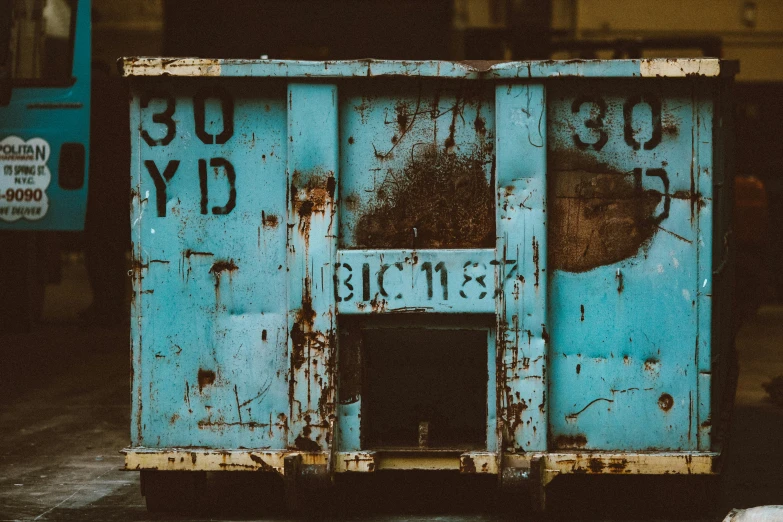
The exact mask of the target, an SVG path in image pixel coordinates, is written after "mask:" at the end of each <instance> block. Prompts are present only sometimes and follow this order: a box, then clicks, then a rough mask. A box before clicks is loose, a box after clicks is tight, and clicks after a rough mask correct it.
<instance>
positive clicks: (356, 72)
mask: <svg viewBox="0 0 783 522" xmlns="http://www.w3.org/2000/svg"><path fill="white" fill-rule="evenodd" d="M118 65H119V68H120V70H121V72H122V74H123V76H125V77H132V76H178V77H192V76H214V77H266V78H350V77H375V76H383V77H388V76H413V77H440V78H458V79H474V80H482V79H483V80H492V79H514V78H556V77H591V78H626V77H628V78H633V77H639V78H655V77H661V78H677V77H706V78H712V77H718V76H727V75H728V76H730V75H733V74H736V73H737V72H738V71H739V66H738V64H737V62H733V61H726V60H719V59H717V58H652V59H634V60H539V61H516V62H489V61H465V62H449V61H435V60H430V61H413V60H411V61H405V60H339V61H318V62H316V61H300V60H260V59H259V60H239V59H237V60H234V59H202V58H150V57H127V58H120V59H119V61H118Z"/></svg>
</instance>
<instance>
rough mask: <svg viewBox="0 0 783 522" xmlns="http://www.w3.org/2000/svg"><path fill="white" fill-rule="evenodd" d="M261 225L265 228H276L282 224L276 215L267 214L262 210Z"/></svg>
mask: <svg viewBox="0 0 783 522" xmlns="http://www.w3.org/2000/svg"><path fill="white" fill-rule="evenodd" d="M261 224H262V225H263V226H264V228H275V227H276V226H277V225H278V224H280V218H278V217H277V216H276V215H274V214H267V213H266V212H264V211H263V210H262V211H261Z"/></svg>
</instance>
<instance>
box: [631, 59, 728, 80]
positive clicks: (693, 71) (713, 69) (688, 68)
mask: <svg viewBox="0 0 783 522" xmlns="http://www.w3.org/2000/svg"><path fill="white" fill-rule="evenodd" d="M639 67H640V72H641V74H642V77H665V78H679V77H684V76H707V77H714V76H719V75H720V60H718V59H717V58H678V59H662V58H656V59H649V60H641V63H640V64H639Z"/></svg>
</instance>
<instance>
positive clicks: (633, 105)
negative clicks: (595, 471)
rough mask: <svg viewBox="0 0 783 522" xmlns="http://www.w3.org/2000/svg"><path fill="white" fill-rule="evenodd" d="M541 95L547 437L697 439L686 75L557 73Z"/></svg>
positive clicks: (692, 165) (704, 191)
mask: <svg viewBox="0 0 783 522" xmlns="http://www.w3.org/2000/svg"><path fill="white" fill-rule="evenodd" d="M549 104H550V105H549V108H550V110H549V117H548V132H549V160H548V161H549V169H550V174H549V180H550V187H549V202H550V204H549V210H550V212H549V265H550V273H549V279H550V285H551V294H550V316H551V317H552V318H553V319H554V320H553V321H552V338H551V340H552V348H551V354H550V358H551V366H550V367H551V380H550V383H551V388H550V389H551V394H550V408H551V409H550V418H549V423H550V447H551V448H552V449H580V450H581V449H588V450H593V449H596V450H597V449H601V450H639V449H648V450H675V449H676V450H694V449H697V432H696V431H697V430H696V420H697V414H696V408H697V400H698V395H697V388H696V385H697V367H696V366H695V362H696V361H695V360H694V349H695V348H694V347H695V346H696V344H697V342H699V335H698V320H699V313H700V311H699V310H700V307H702V306H704V303H703V302H702V299H701V297H700V296H702V295H703V294H704V292H705V291H706V289H707V286H706V285H707V283H708V281H706V280H704V281H700V280H699V279H700V275H699V265H698V262H699V247H700V241H701V239H700V237H699V223H700V221H701V219H700V215H701V214H702V213H703V212H709V210H708V209H705V208H704V207H705V203H706V202H707V201H708V200H709V198H710V197H711V189H710V187H709V186H708V184H704V183H702V182H701V181H700V177H701V176H702V175H703V174H702V172H701V171H700V170H699V163H698V162H699V155H698V154H697V149H698V148H700V147H701V146H702V145H701V144H700V142H701V141H704V140H707V142H708V143H711V141H710V140H711V137H710V136H709V135H708V134H707V135H705V134H704V133H698V132H697V125H698V123H697V122H696V113H695V111H696V108H695V105H694V100H693V94H692V85H689V84H688V83H680V84H676V85H675V84H667V85H664V84H662V83H659V82H655V81H654V80H651V81H645V82H644V83H643V84H642V83H641V82H638V81H636V82H627V81H625V82H613V83H612V84H607V83H606V82H602V83H598V82H581V83H579V84H576V83H571V84H569V85H563V84H558V85H554V84H553V85H552V86H551V87H550V89H549ZM710 146H711V145H708V147H710ZM708 215H709V214H708ZM702 271H703V270H702ZM702 279H704V278H702ZM707 306H708V305H707ZM706 317H709V312H707V315H706ZM702 342H704V340H703V339H702ZM706 342H707V343H708V342H709V341H706ZM696 350H697V351H698V349H697V348H696ZM697 353H698V352H697Z"/></svg>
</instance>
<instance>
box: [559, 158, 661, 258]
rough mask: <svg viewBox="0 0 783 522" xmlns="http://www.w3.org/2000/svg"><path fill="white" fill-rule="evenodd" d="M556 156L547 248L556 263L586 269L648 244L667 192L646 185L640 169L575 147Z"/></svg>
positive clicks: (627, 256) (631, 253)
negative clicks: (601, 160) (595, 157)
mask: <svg viewBox="0 0 783 522" xmlns="http://www.w3.org/2000/svg"><path fill="white" fill-rule="evenodd" d="M553 157H554V160H553V165H551V167H550V168H551V172H553V175H552V178H551V179H552V180H553V182H552V183H551V187H550V198H549V200H550V202H551V207H552V209H551V218H550V219H551V221H550V226H551V228H550V235H549V245H548V248H549V255H550V264H551V265H552V266H553V267H554V268H555V269H559V270H564V271H567V272H586V271H588V270H592V269H594V268H597V267H599V266H604V265H610V264H613V263H617V262H619V261H622V260H623V259H628V258H630V257H633V256H635V255H637V253H638V252H639V250H640V249H642V248H645V247H647V246H648V245H649V243H650V241H651V240H652V238H653V236H654V235H655V233H656V232H657V230H658V225H659V223H660V222H661V219H662V216H663V214H661V215H656V208H657V207H658V205H659V204H660V202H661V200H662V198H663V196H664V195H663V194H662V193H661V192H658V191H656V190H645V189H643V188H642V181H641V180H642V177H641V172H636V173H635V172H633V171H631V172H621V171H618V170H616V169H614V168H612V167H610V166H609V165H606V164H602V163H599V162H596V161H594V160H591V159H589V158H588V157H586V156H584V155H577V154H573V153H558V152H555V153H554V154H553Z"/></svg>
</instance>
